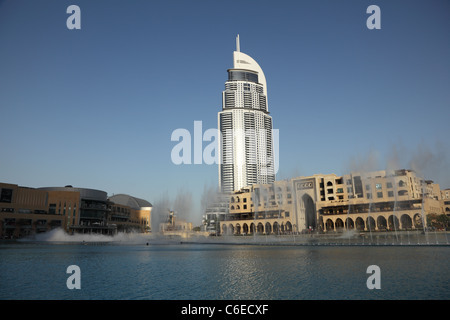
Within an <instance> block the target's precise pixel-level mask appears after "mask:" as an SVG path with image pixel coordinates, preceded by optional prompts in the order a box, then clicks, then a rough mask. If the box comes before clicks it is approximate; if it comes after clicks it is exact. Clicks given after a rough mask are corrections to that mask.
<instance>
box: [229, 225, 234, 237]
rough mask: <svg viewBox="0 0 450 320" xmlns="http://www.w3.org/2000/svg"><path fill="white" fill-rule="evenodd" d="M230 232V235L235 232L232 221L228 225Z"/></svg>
mask: <svg viewBox="0 0 450 320" xmlns="http://www.w3.org/2000/svg"><path fill="white" fill-rule="evenodd" d="M228 234H229V235H233V234H234V226H233V225H232V224H231V223H230V224H229V225H228Z"/></svg>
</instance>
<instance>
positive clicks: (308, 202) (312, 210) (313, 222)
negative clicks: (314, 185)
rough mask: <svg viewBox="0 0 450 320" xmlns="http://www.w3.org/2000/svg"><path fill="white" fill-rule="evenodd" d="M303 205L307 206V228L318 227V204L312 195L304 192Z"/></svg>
mask: <svg viewBox="0 0 450 320" xmlns="http://www.w3.org/2000/svg"><path fill="white" fill-rule="evenodd" d="M302 201H303V207H304V208H305V222H306V228H309V227H311V228H313V229H314V230H315V229H316V228H317V218H316V206H315V204H314V201H313V199H312V198H311V196H310V195H308V194H304V195H303V197H302Z"/></svg>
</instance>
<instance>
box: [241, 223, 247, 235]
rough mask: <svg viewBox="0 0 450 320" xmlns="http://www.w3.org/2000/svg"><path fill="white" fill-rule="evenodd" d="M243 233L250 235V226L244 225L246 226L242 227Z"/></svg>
mask: <svg viewBox="0 0 450 320" xmlns="http://www.w3.org/2000/svg"><path fill="white" fill-rule="evenodd" d="M242 232H243V233H244V234H247V233H248V224H246V223H244V225H243V226H242Z"/></svg>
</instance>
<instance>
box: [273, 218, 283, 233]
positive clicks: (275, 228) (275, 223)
mask: <svg viewBox="0 0 450 320" xmlns="http://www.w3.org/2000/svg"><path fill="white" fill-rule="evenodd" d="M273 233H275V234H280V233H281V230H280V225H279V224H278V222H276V221H275V222H274V223H273Z"/></svg>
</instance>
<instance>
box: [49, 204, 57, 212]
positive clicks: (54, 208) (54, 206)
mask: <svg viewBox="0 0 450 320" xmlns="http://www.w3.org/2000/svg"><path fill="white" fill-rule="evenodd" d="M48 213H49V214H56V203H50V205H49V206H48Z"/></svg>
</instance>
